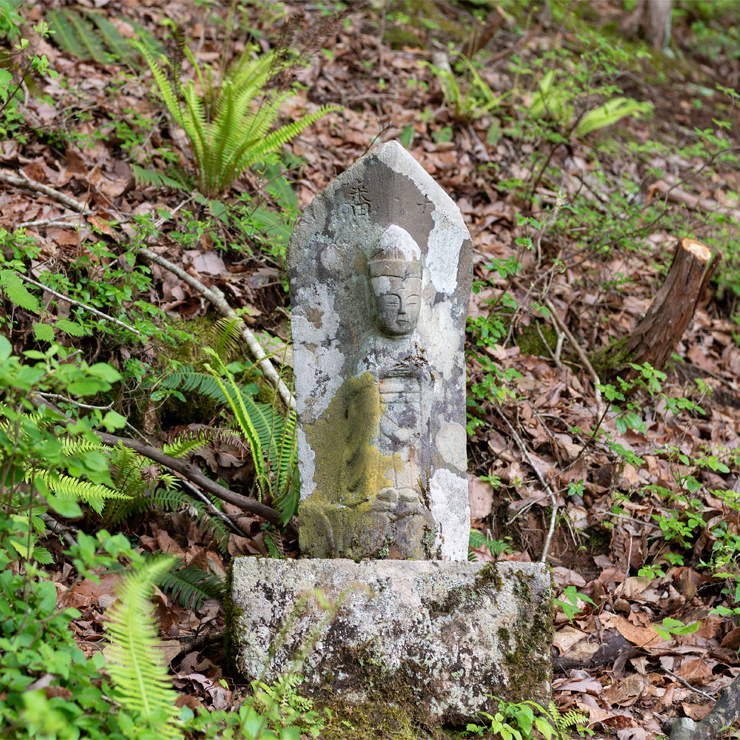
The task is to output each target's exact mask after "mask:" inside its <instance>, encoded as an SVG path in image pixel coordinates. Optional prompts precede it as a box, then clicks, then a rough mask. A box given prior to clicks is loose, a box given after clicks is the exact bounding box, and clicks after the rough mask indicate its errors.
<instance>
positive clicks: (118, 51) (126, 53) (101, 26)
mask: <svg viewBox="0 0 740 740" xmlns="http://www.w3.org/2000/svg"><path fill="white" fill-rule="evenodd" d="M85 15H87V17H88V18H89V19H90V20H91V21H92V22H93V23H94V24H95V25H96V26H97V27H98V30H99V31H100V34H101V36H102V37H103V41H104V42H105V45H106V46H107V47H108V49H110V50H111V52H113V54H115V56H116V57H117V58H118V59H120V60H121V61H122V62H123V63H124V64H132V65H133V64H134V62H135V60H134V55H133V54H132V53H131V47H130V46H129V43H128V41H126V39H125V38H124V37H123V36H121V34H120V32H119V31H118V29H117V28H116V27H115V26H114V25H113V24H112V23H111V22H110V21H109V20H108V19H107V18H106V17H105V16H104V15H102V13H100V12H99V11H94V10H85Z"/></svg>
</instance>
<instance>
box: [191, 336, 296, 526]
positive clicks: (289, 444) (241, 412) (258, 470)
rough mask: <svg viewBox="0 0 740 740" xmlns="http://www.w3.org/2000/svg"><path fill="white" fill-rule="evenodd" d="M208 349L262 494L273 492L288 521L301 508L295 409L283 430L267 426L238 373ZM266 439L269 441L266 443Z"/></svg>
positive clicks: (285, 422)
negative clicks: (241, 385) (238, 380)
mask: <svg viewBox="0 0 740 740" xmlns="http://www.w3.org/2000/svg"><path fill="white" fill-rule="evenodd" d="M205 351H206V352H207V354H209V355H211V357H213V359H214V361H215V363H216V366H217V368H218V371H217V370H216V369H214V368H213V367H212V366H211V365H208V364H206V365H205V368H206V370H208V372H209V373H211V375H212V377H213V378H214V380H215V381H216V383H217V384H218V387H219V389H220V390H221V392H222V394H223V396H224V397H225V398H226V399H227V402H228V405H229V407H230V408H231V411H232V413H233V414H234V418H235V419H236V421H237V424H238V425H239V429H240V430H241V432H242V433H243V434H244V437H245V438H246V439H247V441H248V443H249V447H250V449H251V450H252V459H253V460H254V466H255V482H256V487H257V494H258V497H259V499H260V500H262V499H263V498H264V497H265V496H269V497H270V499H271V500H272V504H273V506H274V507H275V508H277V509H278V510H279V511H280V513H281V521H282V523H283V524H284V525H287V523H288V522H289V521H290V518H291V517H292V516H293V514H294V513H295V511H296V509H297V508H298V501H299V498H300V489H299V483H298V468H297V464H296V445H297V442H296V431H295V425H296V417H295V412H294V411H292V410H291V411H290V413H289V414H288V416H287V418H286V419H285V420H284V421H283V422H282V425H281V429H280V430H279V434H276V433H275V432H276V427H275V425H272V426H270V427H265V426H264V422H265V416H264V415H263V414H262V413H261V412H260V409H259V408H258V407H257V406H256V405H255V404H251V405H250V406H249V407H248V405H247V404H248V402H249V400H248V399H247V397H246V396H245V395H244V394H243V393H242V392H241V391H240V390H239V387H238V385H237V384H236V381H235V380H234V376H233V375H232V374H231V372H230V371H229V369H228V368H227V367H226V365H224V363H223V361H222V360H221V358H220V357H219V356H218V354H217V353H216V352H215V351H214V350H212V349H210V348H206V350H205ZM255 412H257V413H255ZM255 421H256V422H257V424H260V425H262V426H261V427H260V428H261V429H262V435H260V432H259V431H258V428H257V425H256V424H255ZM267 431H269V437H268V438H267V439H266V440H265V437H266V434H265V432H267ZM263 440H264V441H266V442H267V444H263Z"/></svg>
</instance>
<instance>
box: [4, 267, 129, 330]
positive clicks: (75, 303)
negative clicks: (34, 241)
mask: <svg viewBox="0 0 740 740" xmlns="http://www.w3.org/2000/svg"><path fill="white" fill-rule="evenodd" d="M16 274H17V275H18V277H19V278H20V279H21V280H25V281H26V282H27V283H31V285H35V286H36V287H37V288H41V289H42V290H45V291H46V292H47V293H51V294H52V295H54V296H56V297H57V298H59V299H60V300H62V301H66V302H67V303H69V304H70V305H72V306H79V307H80V308H84V309H85V311H89V312H90V313H94V314H95V315H96V316H100V317H101V318H103V319H105V320H106V321H112V322H113V323H114V324H118V326H122V327H123V328H124V329H128V330H129V331H130V332H133V333H134V334H136V336H137V337H140V336H141V332H140V331H139V330H138V329H134V327H133V326H129V325H128V324H127V323H125V322H124V321H119V320H118V319H114V318H113V317H112V316H109V315H108V314H107V313H103V312H102V311H98V309H97V308H93V307H92V306H88V305H87V303H80V301H76V300H74V298H69V297H67V296H66V295H62V294H61V293H57V292H56V290H52V289H51V288H50V287H49V286H48V285H44V284H43V283H37V282H36V281H35V280H32V279H31V278H30V277H26V276H25V275H20V274H18V273H16Z"/></svg>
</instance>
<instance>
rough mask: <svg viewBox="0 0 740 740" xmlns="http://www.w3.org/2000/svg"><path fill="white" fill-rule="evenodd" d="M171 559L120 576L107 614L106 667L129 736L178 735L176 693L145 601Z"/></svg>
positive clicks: (120, 716)
mask: <svg viewBox="0 0 740 740" xmlns="http://www.w3.org/2000/svg"><path fill="white" fill-rule="evenodd" d="M172 564H173V560H172V558H169V557H160V558H157V559H156V560H153V561H151V562H148V563H146V564H145V565H143V566H142V567H140V568H139V569H137V570H136V571H134V572H133V573H132V574H131V575H129V576H128V577H126V578H124V580H123V582H122V583H121V585H120V587H119V588H118V589H117V594H118V598H119V600H118V601H117V602H116V603H115V604H113V606H112V607H111V608H110V609H109V610H108V613H107V614H108V619H109V624H108V635H109V640H110V642H111V645H110V647H109V648H108V651H107V653H108V660H107V669H108V672H109V674H110V677H111V679H112V680H113V684H114V686H115V688H116V698H117V700H118V701H120V703H121V706H122V710H121V712H120V714H119V717H118V721H119V722H120V723H121V724H122V726H123V727H124V728H125V729H126V730H127V737H129V738H132V739H133V738H149V737H152V738H154V737H163V738H174V737H178V736H180V733H179V732H178V728H177V727H176V726H175V725H174V724H173V721H174V719H175V715H176V713H177V709H176V708H175V699H176V698H177V694H176V693H175V690H174V689H173V688H172V685H171V683H170V681H169V679H168V677H167V669H166V666H165V665H164V664H163V662H162V661H161V659H159V658H158V657H157V645H158V643H159V641H158V639H157V635H156V631H155V626H154V620H153V618H152V616H151V605H150V604H148V601H149V598H150V597H151V593H152V588H153V583H154V582H155V581H156V580H157V579H159V578H161V577H162V576H163V575H164V574H165V573H166V572H167V571H168V570H169V569H170V568H171V567H172ZM129 733H130V734H129Z"/></svg>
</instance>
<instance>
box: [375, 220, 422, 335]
mask: <svg viewBox="0 0 740 740" xmlns="http://www.w3.org/2000/svg"><path fill="white" fill-rule="evenodd" d="M369 270H370V284H371V286H372V292H373V297H374V298H375V314H376V320H377V322H378V326H379V327H380V330H381V331H382V332H383V333H384V334H387V335H388V336H391V337H402V336H406V335H407V334H411V333H412V332H413V331H414V329H415V328H416V323H417V321H418V320H419V311H420V309H421V250H420V249H419V245H418V244H417V243H416V242H415V241H414V238H413V237H412V236H411V234H409V232H408V231H406V230H405V229H402V228H401V227H400V226H395V225H392V226H389V227H388V228H387V229H386V230H385V231H384V232H383V234H382V236H381V237H380V239H379V240H378V243H377V244H376V246H375V249H374V251H373V255H372V258H371V259H370V264H369Z"/></svg>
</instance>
